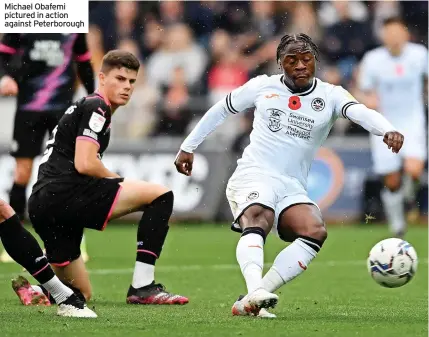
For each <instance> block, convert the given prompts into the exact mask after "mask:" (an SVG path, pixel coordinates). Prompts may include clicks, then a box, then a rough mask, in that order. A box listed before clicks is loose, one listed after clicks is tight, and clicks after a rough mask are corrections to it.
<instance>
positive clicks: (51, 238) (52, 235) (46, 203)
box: [28, 178, 124, 266]
mask: <svg viewBox="0 0 429 337" xmlns="http://www.w3.org/2000/svg"><path fill="white" fill-rule="evenodd" d="M123 180H124V179H123V178H114V179H108V178H104V179H96V178H94V179H90V180H88V179H85V181H84V183H82V182H81V183H79V182H78V181H75V182H73V181H70V182H65V181H64V182H51V183H49V184H47V185H46V186H44V187H42V188H41V189H40V190H38V191H36V192H35V193H34V194H32V195H31V196H30V199H29V201H28V212H29V215H30V220H31V223H32V224H33V227H34V229H35V230H36V232H37V234H39V236H40V237H41V238H42V240H43V242H44V244H45V248H46V256H47V258H48V260H49V262H50V263H52V264H54V265H59V266H65V265H67V264H68V263H70V262H71V261H73V260H76V259H77V258H78V257H79V256H80V244H81V241H82V235H83V231H84V229H85V228H89V229H95V230H99V231H102V230H104V228H105V227H106V225H107V222H108V220H109V218H110V215H111V212H112V210H113V208H114V206H115V204H116V201H117V200H118V197H119V192H120V190H121V185H120V184H119V183H120V182H122V181H123Z"/></svg>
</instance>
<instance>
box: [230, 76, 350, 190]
mask: <svg viewBox="0 0 429 337" xmlns="http://www.w3.org/2000/svg"><path fill="white" fill-rule="evenodd" d="M224 104H225V108H226V109H227V110H228V111H229V112H231V113H234V114H235V113H238V112H239V111H243V110H245V109H248V108H251V107H255V108H256V109H255V113H254V115H255V116H254V121H253V130H252V132H251V134H250V144H249V145H248V146H247V147H246V149H245V150H244V152H243V155H242V157H241V158H240V159H239V160H238V162H237V163H238V169H240V168H251V167H254V168H257V169H262V170H264V171H265V172H269V173H274V174H280V175H288V176H290V177H292V178H295V179H297V180H298V181H299V182H300V183H301V184H302V186H303V187H304V188H307V176H308V172H309V171H310V167H311V163H312V161H313V159H314V156H315V154H316V152H317V150H318V149H319V147H320V146H321V145H322V144H323V142H324V141H325V139H326V138H327V136H328V134H329V132H330V130H331V128H332V126H333V124H334V122H335V120H336V119H337V118H338V117H339V116H341V115H343V116H344V117H345V112H346V110H347V108H348V107H349V106H351V105H353V104H357V102H356V100H355V99H354V97H353V96H351V95H350V94H349V93H348V91H346V90H345V89H343V88H342V87H339V86H334V85H332V84H329V83H326V82H323V81H321V80H320V79H317V78H315V79H314V81H313V84H312V86H311V88H310V89H309V90H308V91H306V92H302V93H298V94H294V93H292V92H291V91H290V89H289V88H288V87H287V86H286V85H285V84H284V82H283V75H274V76H266V75H262V76H258V77H255V78H253V79H251V80H250V81H248V82H247V83H246V84H244V85H243V86H241V87H239V88H237V89H235V90H234V91H232V92H231V93H230V94H229V95H227V96H226V98H225V102H224Z"/></svg>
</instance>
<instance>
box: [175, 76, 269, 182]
mask: <svg viewBox="0 0 429 337" xmlns="http://www.w3.org/2000/svg"><path fill="white" fill-rule="evenodd" d="M265 78H267V76H265V75H263V76H258V77H254V78H252V79H251V80H249V81H248V82H247V83H245V84H244V85H242V86H241V87H238V88H236V89H235V90H233V91H232V92H231V93H230V94H228V95H227V96H226V97H225V98H224V99H222V100H221V101H219V102H217V103H216V104H215V105H213V106H212V107H211V108H210V109H209V111H207V112H206V114H205V115H204V116H203V118H201V120H200V121H199V122H198V124H197V126H196V127H195V128H194V129H193V130H192V132H191V133H190V134H189V136H188V137H186V139H185V141H184V142H183V143H182V145H181V146H180V150H179V153H178V154H177V157H176V160H175V161H174V165H176V169H177V171H179V172H180V173H182V174H184V175H187V176H190V175H191V173H192V163H193V161H194V156H193V151H194V150H195V149H196V148H197V147H198V146H199V145H200V144H201V143H202V142H203V141H204V139H206V138H207V136H208V135H210V134H211V133H212V132H213V131H214V130H215V129H216V128H217V127H218V126H219V125H221V124H222V123H223V121H224V120H225V118H226V117H227V116H228V115H230V114H233V115H234V114H237V113H239V112H240V111H244V110H246V109H248V108H250V107H252V106H254V99H255V97H256V93H257V92H258V90H259V87H260V84H261V82H262V81H263V80H264V79H265Z"/></svg>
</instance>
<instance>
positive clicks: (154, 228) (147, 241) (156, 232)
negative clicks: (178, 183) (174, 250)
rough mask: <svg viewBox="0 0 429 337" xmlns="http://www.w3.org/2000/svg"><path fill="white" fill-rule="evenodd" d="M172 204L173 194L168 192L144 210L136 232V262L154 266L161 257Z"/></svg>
mask: <svg viewBox="0 0 429 337" xmlns="http://www.w3.org/2000/svg"><path fill="white" fill-rule="evenodd" d="M173 203H174V194H173V192H171V191H170V192H167V193H165V194H163V195H161V196H159V197H158V198H156V199H155V200H154V201H152V203H151V204H149V205H148V206H147V207H146V208H145V210H144V212H143V216H142V218H141V220H140V222H139V228H138V230H137V258H136V260H137V261H139V262H143V263H147V264H152V265H154V264H155V261H156V259H158V258H159V256H160V255H161V251H162V246H163V245H164V241H165V238H166V236H167V233H168V229H169V226H168V221H169V220H170V216H171V213H172V212H173Z"/></svg>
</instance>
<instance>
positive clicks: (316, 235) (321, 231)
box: [310, 223, 328, 243]
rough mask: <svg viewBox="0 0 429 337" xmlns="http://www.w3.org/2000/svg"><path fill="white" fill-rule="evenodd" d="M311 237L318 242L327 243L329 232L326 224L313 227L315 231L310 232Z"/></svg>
mask: <svg viewBox="0 0 429 337" xmlns="http://www.w3.org/2000/svg"><path fill="white" fill-rule="evenodd" d="M310 237H311V238H313V239H315V240H318V241H319V242H322V243H323V242H325V241H326V239H327V238H328V231H327V230H326V227H325V224H324V223H318V224H316V225H314V226H313V230H312V231H310Z"/></svg>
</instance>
